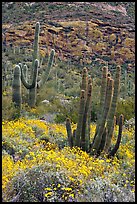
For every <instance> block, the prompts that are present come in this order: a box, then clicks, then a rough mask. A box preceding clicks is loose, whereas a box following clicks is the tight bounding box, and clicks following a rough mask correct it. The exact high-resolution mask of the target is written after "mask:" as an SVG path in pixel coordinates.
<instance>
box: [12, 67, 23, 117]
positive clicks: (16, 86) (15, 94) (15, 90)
mask: <svg viewBox="0 0 137 204" xmlns="http://www.w3.org/2000/svg"><path fill="white" fill-rule="evenodd" d="M12 102H13V103H14V105H15V108H16V111H17V115H18V116H20V111H21V104H22V97H21V71H20V66H18V65H16V66H15V69H14V76H13V82H12Z"/></svg>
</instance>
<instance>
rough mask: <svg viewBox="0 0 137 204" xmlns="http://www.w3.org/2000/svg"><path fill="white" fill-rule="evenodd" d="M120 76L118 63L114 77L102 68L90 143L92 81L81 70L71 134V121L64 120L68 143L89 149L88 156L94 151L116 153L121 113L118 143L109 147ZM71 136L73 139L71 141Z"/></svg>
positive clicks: (120, 134)
mask: <svg viewBox="0 0 137 204" xmlns="http://www.w3.org/2000/svg"><path fill="white" fill-rule="evenodd" d="M120 75H121V67H120V66H117V69H116V74H115V79H114V80H113V79H112V78H111V74H110V73H108V68H107V67H103V69H102V84H101V94H100V97H101V98H100V111H99V119H98V121H97V126H96V132H95V136H94V139H93V142H92V144H90V113H91V102H92V101H91V95H92V82H91V78H88V73H87V70H86V68H84V69H83V73H82V86H81V95H80V107H79V116H78V123H77V129H76V130H75V132H73V135H72V130H71V126H70V121H69V120H68V119H67V121H66V128H67V133H68V138H69V144H71V145H70V146H71V147H72V145H73V146H78V147H80V148H82V150H84V151H87V152H90V154H91V155H94V154H95V155H97V156H98V155H100V153H101V152H105V153H107V155H108V156H114V155H115V153H116V152H117V150H118V148H119V145H120V141H121V136H122V126H123V115H121V116H120V123H119V134H118V138H117V142H116V144H115V146H114V148H113V149H112V150H110V146H111V139H112V135H113V130H114V125H115V120H116V118H115V110H116V104H117V100H118V94H119V90H120ZM70 138H71V139H72V141H73V142H70Z"/></svg>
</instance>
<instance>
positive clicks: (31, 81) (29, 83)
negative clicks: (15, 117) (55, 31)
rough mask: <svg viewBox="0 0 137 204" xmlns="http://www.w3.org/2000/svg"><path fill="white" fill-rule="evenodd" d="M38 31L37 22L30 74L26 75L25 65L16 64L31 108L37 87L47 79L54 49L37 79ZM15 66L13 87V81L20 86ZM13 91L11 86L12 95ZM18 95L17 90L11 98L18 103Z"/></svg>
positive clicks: (38, 25)
mask: <svg viewBox="0 0 137 204" xmlns="http://www.w3.org/2000/svg"><path fill="white" fill-rule="evenodd" d="M39 32H40V23H39V22H37V23H36V27H35V37H34V51H33V56H32V66H31V70H30V76H28V67H27V65H22V63H19V65H17V66H16V67H18V70H20V72H21V74H20V75H19V77H20V79H21V82H22V84H23V85H24V86H25V88H26V89H28V90H29V97H28V98H29V99H28V105H29V106H30V107H31V108H32V107H35V105H36V95H37V88H41V87H42V86H43V85H44V83H45V82H46V81H47V79H48V76H49V73H50V69H51V67H52V64H53V59H54V54H55V51H54V50H53V49H52V50H51V53H50V56H49V61H48V65H47V68H45V69H44V70H43V73H42V75H41V78H40V80H39V81H38V68H39V64H40V63H39ZM16 67H15V70H14V77H13V87H14V83H16V84H17V83H18V87H19V86H21V83H20V81H19V79H18V80H17V79H16V78H15V76H16V72H17V71H16V69H17V68H16ZM20 88H21V87H20ZM15 91H16V90H15V88H13V95H14V92H15ZM19 97H20V96H18V91H17V96H16V97H14V100H13V101H14V102H15V104H16V103H18V102H17V101H18V98H19ZM16 99H17V101H16Z"/></svg>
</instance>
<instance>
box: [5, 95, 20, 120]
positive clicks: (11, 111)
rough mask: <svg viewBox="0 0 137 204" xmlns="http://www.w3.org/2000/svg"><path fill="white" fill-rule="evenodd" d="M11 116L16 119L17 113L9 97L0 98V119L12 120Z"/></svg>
mask: <svg viewBox="0 0 137 204" xmlns="http://www.w3.org/2000/svg"><path fill="white" fill-rule="evenodd" d="M13 115H14V116H15V117H16V116H17V112H16V109H15V107H14V104H13V103H12V99H11V96H10V95H5V96H2V119H3V120H12V119H13Z"/></svg>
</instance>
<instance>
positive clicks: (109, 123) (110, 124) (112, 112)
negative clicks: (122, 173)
mask: <svg viewBox="0 0 137 204" xmlns="http://www.w3.org/2000/svg"><path fill="white" fill-rule="evenodd" d="M120 75H121V67H120V66H117V70H116V75H115V79H114V92H113V98H112V104H111V108H110V111H109V114H108V120H107V129H108V135H107V140H106V144H105V147H104V151H105V152H108V150H109V148H110V146H111V139H112V135H113V123H114V115H115V111H116V105H117V101H118V95H119V90H120Z"/></svg>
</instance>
